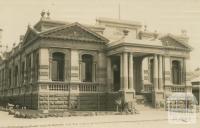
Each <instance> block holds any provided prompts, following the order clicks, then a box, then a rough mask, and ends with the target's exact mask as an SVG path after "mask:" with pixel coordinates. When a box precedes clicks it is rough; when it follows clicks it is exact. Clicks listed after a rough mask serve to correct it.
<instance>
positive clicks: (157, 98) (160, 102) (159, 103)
mask: <svg viewBox="0 0 200 128" xmlns="http://www.w3.org/2000/svg"><path fill="white" fill-rule="evenodd" d="M164 103H165V99H164V92H163V91H154V92H152V104H153V106H154V107H155V108H160V107H164Z"/></svg>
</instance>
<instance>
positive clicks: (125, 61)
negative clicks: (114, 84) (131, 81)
mask: <svg viewBox="0 0 200 128" xmlns="http://www.w3.org/2000/svg"><path fill="white" fill-rule="evenodd" d="M123 78H124V82H123V84H124V90H127V89H128V53H126V52H125V53H123Z"/></svg>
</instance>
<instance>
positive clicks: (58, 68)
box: [52, 52, 65, 81]
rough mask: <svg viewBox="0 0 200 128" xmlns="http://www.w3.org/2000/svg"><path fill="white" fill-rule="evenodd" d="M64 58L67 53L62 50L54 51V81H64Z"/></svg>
mask: <svg viewBox="0 0 200 128" xmlns="http://www.w3.org/2000/svg"><path fill="white" fill-rule="evenodd" d="M64 58H65V55H64V54H63V53H60V52H55V53H53V60H52V81H64V70H65V68H64V62H65V61H64Z"/></svg>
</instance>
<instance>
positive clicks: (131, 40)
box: [108, 36, 162, 47]
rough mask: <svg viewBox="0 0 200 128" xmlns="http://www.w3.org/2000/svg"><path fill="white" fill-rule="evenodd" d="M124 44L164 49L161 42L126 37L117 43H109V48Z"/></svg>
mask: <svg viewBox="0 0 200 128" xmlns="http://www.w3.org/2000/svg"><path fill="white" fill-rule="evenodd" d="M123 43H129V44H137V45H146V46H157V47H162V42H161V41H160V40H157V39H155V40H145V39H143V40H140V39H136V38H132V37H131V36H125V37H123V38H121V39H119V40H117V41H113V42H111V43H109V45H108V46H114V45H117V44H123Z"/></svg>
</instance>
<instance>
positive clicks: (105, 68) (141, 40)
mask: <svg viewBox="0 0 200 128" xmlns="http://www.w3.org/2000/svg"><path fill="white" fill-rule="evenodd" d="M183 39H184V40H183ZM190 51H191V47H190V46H189V44H188V40H187V38H185V37H182V36H174V35H171V34H167V35H164V36H160V35H159V34H158V33H156V32H149V31H147V30H145V31H143V30H142V25H141V24H140V23H139V22H129V21H122V20H113V19H107V18H99V19H97V24H96V25H93V26H92V25H82V24H79V23H68V22H61V21H54V20H51V19H49V18H45V17H42V18H41V20H40V21H39V22H38V23H37V24H36V25H35V26H34V27H30V26H28V29H27V32H26V33H25V36H24V39H23V40H22V41H21V42H19V44H18V45H17V46H16V47H15V48H13V49H12V51H10V52H7V53H5V54H4V55H5V60H3V61H1V64H0V100H1V103H2V104H6V103H8V102H9V103H14V104H19V105H22V106H27V107H28V108H31V109H39V110H44V109H48V110H69V109H70V110H115V109H116V100H117V99H119V98H121V101H122V102H129V101H134V100H136V99H137V96H138V95H142V96H144V97H146V100H147V101H149V102H151V104H152V105H153V106H155V107H158V106H159V105H160V104H161V103H162V102H164V101H165V99H166V97H168V96H169V95H170V94H171V93H173V92H185V91H189V92H191V85H188V84H187V78H186V74H187V68H186V67H187V65H186V61H188V59H189V53H190Z"/></svg>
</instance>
